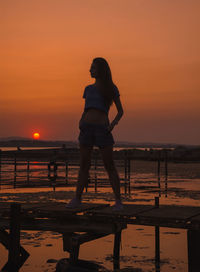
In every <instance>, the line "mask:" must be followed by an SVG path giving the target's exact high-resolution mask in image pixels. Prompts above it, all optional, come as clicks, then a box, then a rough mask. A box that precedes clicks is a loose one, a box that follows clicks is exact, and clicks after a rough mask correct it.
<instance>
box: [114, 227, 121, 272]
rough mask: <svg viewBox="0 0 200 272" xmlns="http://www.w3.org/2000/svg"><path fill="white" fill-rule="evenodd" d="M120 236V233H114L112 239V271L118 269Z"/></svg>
mask: <svg viewBox="0 0 200 272" xmlns="http://www.w3.org/2000/svg"><path fill="white" fill-rule="evenodd" d="M121 234H122V231H118V232H116V233H115V238H114V249H113V266H114V270H115V269H119V257H120V245H121Z"/></svg>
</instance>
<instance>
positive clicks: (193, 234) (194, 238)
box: [187, 230, 200, 272]
mask: <svg viewBox="0 0 200 272" xmlns="http://www.w3.org/2000/svg"><path fill="white" fill-rule="evenodd" d="M187 241H188V272H199V267H200V250H199V245H200V231H199V230H188V231H187Z"/></svg>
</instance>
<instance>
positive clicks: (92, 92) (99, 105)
mask: <svg viewBox="0 0 200 272" xmlns="http://www.w3.org/2000/svg"><path fill="white" fill-rule="evenodd" d="M114 95H115V96H120V94H119V90H118V88H117V87H116V86H115V87H114ZM83 98H85V108H84V110H87V109H89V108H96V109H99V110H102V111H104V112H106V113H108V111H109V108H110V107H109V106H107V105H106V104H105V102H104V98H103V96H102V94H101V93H100V91H99V90H98V88H97V87H96V86H95V85H88V86H87V87H86V88H85V90H84V93H83Z"/></svg>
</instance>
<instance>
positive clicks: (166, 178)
mask: <svg viewBox="0 0 200 272" xmlns="http://www.w3.org/2000/svg"><path fill="white" fill-rule="evenodd" d="M167 183H168V153H167V150H165V197H167V189H168V184H167Z"/></svg>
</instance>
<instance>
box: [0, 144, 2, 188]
mask: <svg viewBox="0 0 200 272" xmlns="http://www.w3.org/2000/svg"><path fill="white" fill-rule="evenodd" d="M1 157H2V151H1V149H0V188H1Z"/></svg>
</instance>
